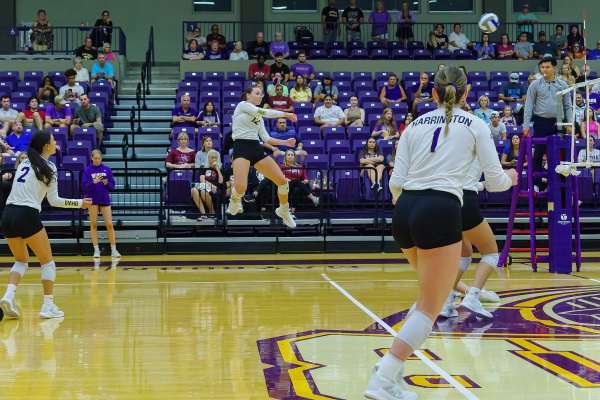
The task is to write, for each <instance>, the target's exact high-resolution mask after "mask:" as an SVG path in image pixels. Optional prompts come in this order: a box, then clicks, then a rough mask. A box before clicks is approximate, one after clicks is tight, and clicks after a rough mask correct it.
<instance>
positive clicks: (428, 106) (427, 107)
mask: <svg viewBox="0 0 600 400" xmlns="http://www.w3.org/2000/svg"><path fill="white" fill-rule="evenodd" d="M436 108H437V106H436V105H435V103H433V102H424V103H418V104H417V110H416V111H417V115H422V114H425V113H428V112H430V111H433V110H435V109H436Z"/></svg>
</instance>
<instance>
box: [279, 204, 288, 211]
mask: <svg viewBox="0 0 600 400" xmlns="http://www.w3.org/2000/svg"><path fill="white" fill-rule="evenodd" d="M279 207H281V209H282V210H289V209H290V203H285V204H280V205H279Z"/></svg>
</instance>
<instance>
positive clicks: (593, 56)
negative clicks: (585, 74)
mask: <svg viewBox="0 0 600 400" xmlns="http://www.w3.org/2000/svg"><path fill="white" fill-rule="evenodd" d="M587 54H588V59H590V60H598V59H600V40H598V41H597V42H596V48H595V49H593V50H590V51H588V53H587Z"/></svg>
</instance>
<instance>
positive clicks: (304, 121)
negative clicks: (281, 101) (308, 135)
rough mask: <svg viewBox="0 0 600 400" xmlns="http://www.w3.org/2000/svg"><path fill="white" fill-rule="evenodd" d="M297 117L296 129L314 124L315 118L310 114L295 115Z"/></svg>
mask: <svg viewBox="0 0 600 400" xmlns="http://www.w3.org/2000/svg"><path fill="white" fill-rule="evenodd" d="M296 115H297V116H298V122H296V126H297V127H301V126H313V125H314V124H315V118H314V116H313V114H312V113H304V114H296Z"/></svg>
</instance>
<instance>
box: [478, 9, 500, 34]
mask: <svg viewBox="0 0 600 400" xmlns="http://www.w3.org/2000/svg"><path fill="white" fill-rule="evenodd" d="M498 26H500V19H499V18H498V16H497V15H496V14H494V13H487V14H483V15H482V16H481V18H480V19H479V28H480V29H481V30H482V31H484V32H485V33H494V32H496V30H498Z"/></svg>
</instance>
